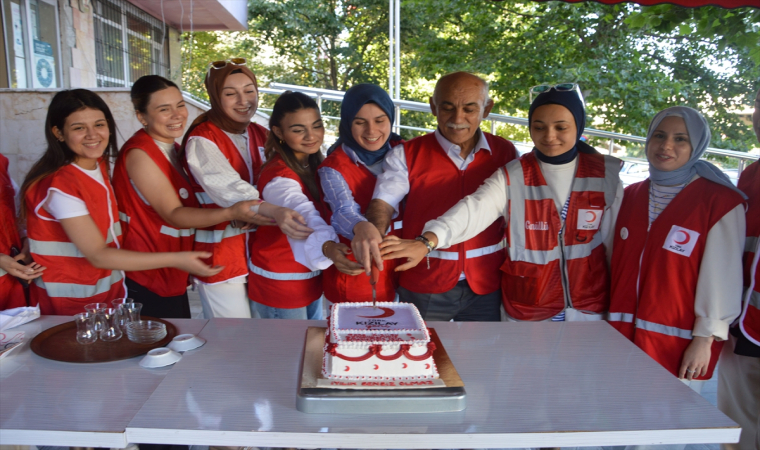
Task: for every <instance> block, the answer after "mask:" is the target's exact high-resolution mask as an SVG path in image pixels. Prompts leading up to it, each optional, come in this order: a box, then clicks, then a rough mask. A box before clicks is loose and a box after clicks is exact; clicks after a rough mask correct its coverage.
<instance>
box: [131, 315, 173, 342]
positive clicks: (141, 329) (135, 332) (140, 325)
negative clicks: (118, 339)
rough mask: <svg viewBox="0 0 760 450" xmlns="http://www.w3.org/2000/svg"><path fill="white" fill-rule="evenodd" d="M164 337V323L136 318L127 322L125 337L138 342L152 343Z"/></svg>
mask: <svg viewBox="0 0 760 450" xmlns="http://www.w3.org/2000/svg"><path fill="white" fill-rule="evenodd" d="M165 337H166V325H164V324H163V323H161V322H158V321H155V320H138V321H136V322H129V323H128V324H127V338H129V340H130V341H132V342H136V343H138V344H152V343H154V342H158V341H160V340H161V339H163V338H165Z"/></svg>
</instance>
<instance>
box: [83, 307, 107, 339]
mask: <svg viewBox="0 0 760 450" xmlns="http://www.w3.org/2000/svg"><path fill="white" fill-rule="evenodd" d="M106 308H108V305H106V304H105V303H89V304H87V305H85V306H84V310H85V311H87V312H89V313H93V314H94V315H95V332H96V333H100V330H102V329H103V327H105V324H104V323H103V322H104V320H103V317H102V315H101V312H102V311H103V310H104V309H106Z"/></svg>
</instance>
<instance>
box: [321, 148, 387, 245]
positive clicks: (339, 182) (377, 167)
mask: <svg viewBox="0 0 760 450" xmlns="http://www.w3.org/2000/svg"><path fill="white" fill-rule="evenodd" d="M342 147H343V152H345V154H346V155H347V156H348V157H349V158H350V159H351V161H353V162H354V164H356V165H357V166H358V165H362V166H364V167H366V168H367V170H369V171H370V172H371V173H372V174H373V175H375V176H377V175H379V174H380V173H382V171H383V162H382V161H378V162H376V163H375V164H372V165H371V166H368V165H366V164H365V163H364V161H362V160H361V159H359V157H357V156H356V152H354V151H353V149H351V147H349V146H347V145H346V144H342ZM318 172H319V180H320V183H321V184H322V191H323V194H324V197H325V201H326V202H327V204H328V205H330V209H331V210H332V212H333V214H332V219H331V223H332V226H333V228H335V231H336V232H338V234H340V235H341V236H343V237H345V238H346V239H353V238H354V227H355V226H356V224H357V223H359V222H366V221H367V219H366V218H365V217H364V216H363V215H362V214H361V207H360V206H359V204H358V203H356V200H354V195H353V193H352V192H351V189H350V188H349V187H348V183H346V179H345V178H344V177H343V175H342V174H341V173H340V172H338V171H337V170H335V169H333V168H332V167H321V168H320V169H319V170H318Z"/></svg>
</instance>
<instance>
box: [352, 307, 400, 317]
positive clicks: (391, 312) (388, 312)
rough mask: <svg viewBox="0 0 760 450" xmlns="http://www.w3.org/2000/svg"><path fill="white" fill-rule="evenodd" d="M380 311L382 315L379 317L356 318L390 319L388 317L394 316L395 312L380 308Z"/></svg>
mask: <svg viewBox="0 0 760 450" xmlns="http://www.w3.org/2000/svg"><path fill="white" fill-rule="evenodd" d="M380 309H382V310H383V313H382V314H380V315H379V316H357V317H363V318H365V319H381V318H383V317H390V316H392V315H394V314H396V311H394V310H392V309H391V308H383V307H380Z"/></svg>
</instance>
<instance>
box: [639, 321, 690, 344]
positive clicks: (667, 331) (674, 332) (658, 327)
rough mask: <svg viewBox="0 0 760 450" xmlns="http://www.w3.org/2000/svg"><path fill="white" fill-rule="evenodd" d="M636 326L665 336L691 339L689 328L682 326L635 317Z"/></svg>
mask: <svg viewBox="0 0 760 450" xmlns="http://www.w3.org/2000/svg"><path fill="white" fill-rule="evenodd" d="M636 328H641V329H642V330H646V331H652V332H654V333H660V334H664V335H667V336H676V337H679V338H681V339H689V340H691V330H684V329H683V328H677V327H669V326H667V325H663V324H660V323H655V322H649V321H647V320H641V319H636Z"/></svg>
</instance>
